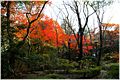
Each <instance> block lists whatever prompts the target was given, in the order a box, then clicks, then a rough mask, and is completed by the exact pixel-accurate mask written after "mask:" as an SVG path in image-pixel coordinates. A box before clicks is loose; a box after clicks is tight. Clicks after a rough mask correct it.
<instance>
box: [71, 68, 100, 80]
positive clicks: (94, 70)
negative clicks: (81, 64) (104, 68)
mask: <svg viewBox="0 0 120 80" xmlns="http://www.w3.org/2000/svg"><path fill="white" fill-rule="evenodd" d="M100 70H101V67H95V68H89V69H83V70H77V69H76V70H69V73H70V74H79V75H82V76H81V77H86V78H87V77H88V78H89V77H93V76H96V75H98V74H99V73H100Z"/></svg>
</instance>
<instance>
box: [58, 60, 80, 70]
mask: <svg viewBox="0 0 120 80" xmlns="http://www.w3.org/2000/svg"><path fill="white" fill-rule="evenodd" d="M75 66H78V63H77V62H74V61H73V62H70V61H69V60H67V59H59V65H58V68H59V69H66V70H69V69H72V68H75Z"/></svg>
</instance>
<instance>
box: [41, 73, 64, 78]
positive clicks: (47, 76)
mask: <svg viewBox="0 0 120 80" xmlns="http://www.w3.org/2000/svg"><path fill="white" fill-rule="evenodd" d="M43 78H44V79H45V78H46V79H65V76H63V75H60V74H48V75H46V76H44V77H43Z"/></svg>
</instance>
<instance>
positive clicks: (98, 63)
mask: <svg viewBox="0 0 120 80" xmlns="http://www.w3.org/2000/svg"><path fill="white" fill-rule="evenodd" d="M99 29H100V50H99V54H98V55H99V56H98V62H97V66H99V65H100V60H101V54H102V46H103V41H102V29H101V25H99Z"/></svg>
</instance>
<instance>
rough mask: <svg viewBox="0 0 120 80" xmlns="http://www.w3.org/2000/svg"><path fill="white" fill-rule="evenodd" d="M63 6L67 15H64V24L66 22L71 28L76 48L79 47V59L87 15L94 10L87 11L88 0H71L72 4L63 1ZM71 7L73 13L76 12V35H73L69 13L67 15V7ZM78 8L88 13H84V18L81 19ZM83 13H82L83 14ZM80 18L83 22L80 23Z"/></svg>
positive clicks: (81, 52) (81, 53) (81, 54)
mask: <svg viewBox="0 0 120 80" xmlns="http://www.w3.org/2000/svg"><path fill="white" fill-rule="evenodd" d="M80 5H84V6H85V7H80ZM64 6H65V9H66V12H67V15H68V16H66V24H68V26H69V28H70V29H71V30H72V32H73V34H74V37H75V39H76V42H77V45H78V49H79V60H80V59H81V58H82V56H83V35H84V31H85V28H86V26H87V24H88V19H89V17H90V16H91V15H92V14H93V13H94V12H95V11H94V12H92V13H89V11H88V6H89V5H88V2H87V1H83V2H80V1H75V0H74V1H73V4H68V3H64ZM69 8H70V9H71V11H72V12H73V13H75V14H76V17H74V18H76V19H77V22H78V31H77V35H75V34H76V33H75V31H74V29H73V27H72V26H71V25H70V24H72V23H70V18H69V17H70V15H69V11H68V9H69ZM80 9H82V10H83V12H84V10H85V11H86V12H84V13H85V14H87V13H88V15H86V18H85V20H83V19H82V15H81V12H80ZM85 14H84V15H85ZM82 20H83V21H84V24H83V23H82Z"/></svg>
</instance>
